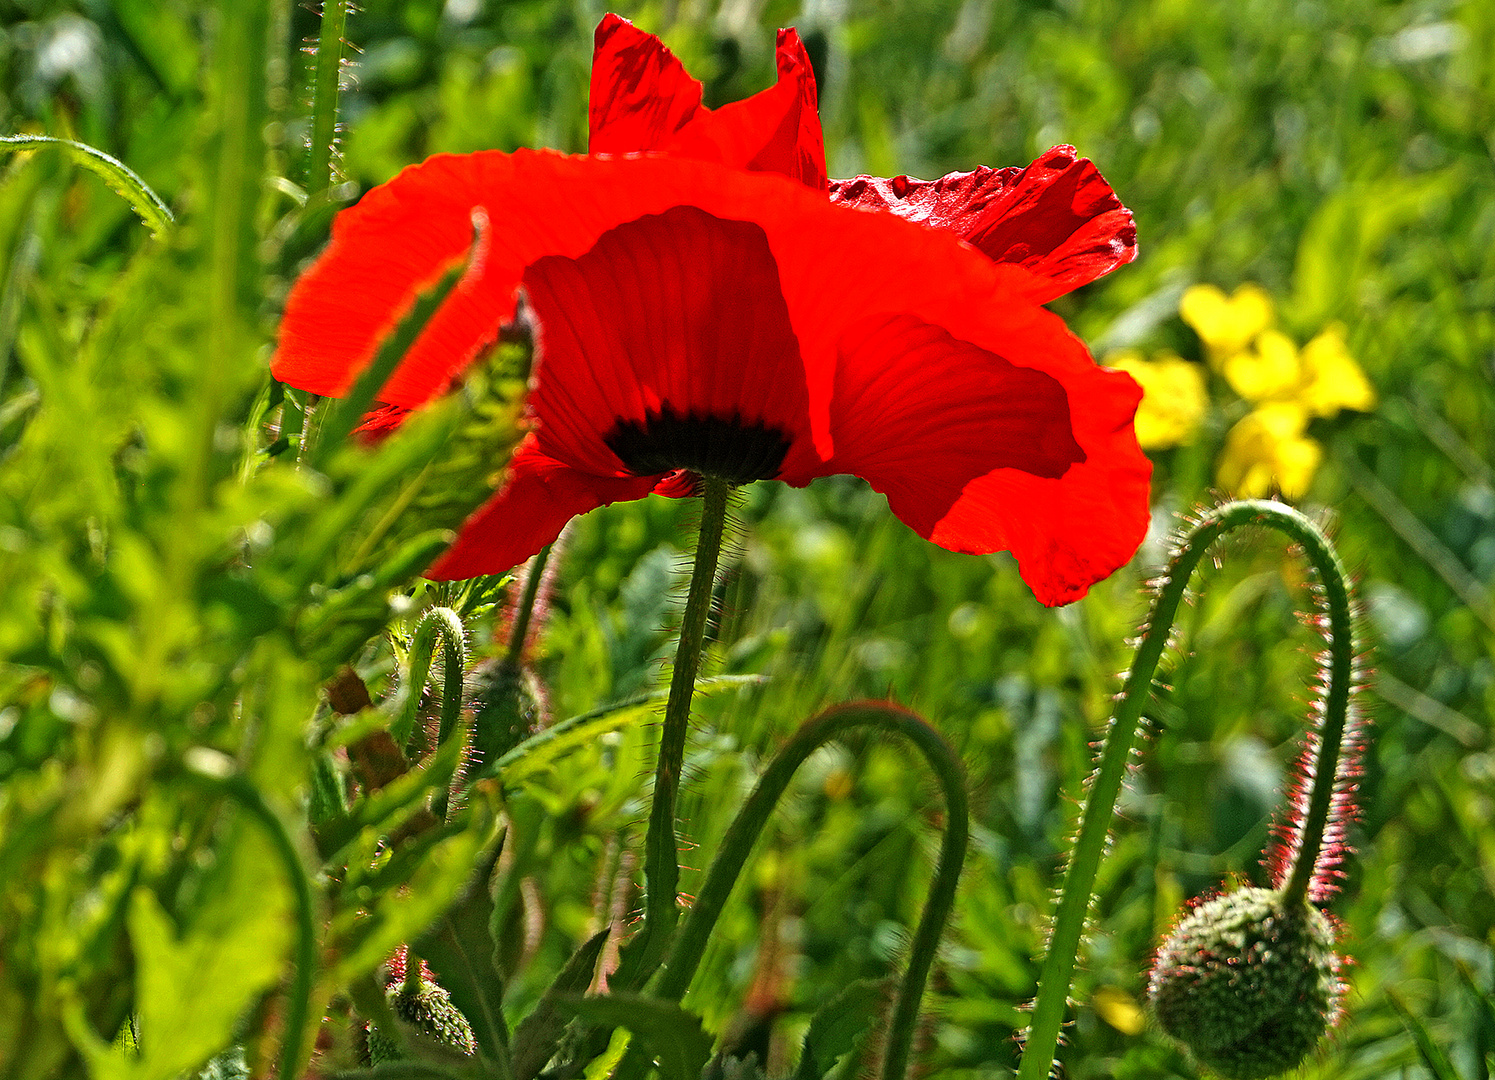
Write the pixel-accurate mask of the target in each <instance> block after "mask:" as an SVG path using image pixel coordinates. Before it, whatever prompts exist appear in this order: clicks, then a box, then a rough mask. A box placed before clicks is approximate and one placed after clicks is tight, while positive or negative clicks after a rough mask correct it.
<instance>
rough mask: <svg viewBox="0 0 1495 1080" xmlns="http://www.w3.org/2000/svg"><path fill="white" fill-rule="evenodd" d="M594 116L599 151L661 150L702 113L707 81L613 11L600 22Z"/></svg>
mask: <svg viewBox="0 0 1495 1080" xmlns="http://www.w3.org/2000/svg"><path fill="white" fill-rule="evenodd" d="M594 40H595V48H594V50H593V52H592V93H591V102H590V108H589V111H588V118H589V120H590V125H591V139H590V141H589V143H588V148H589V149H590V151H591V152H592V153H593V154H627V153H631V152H634V151H638V150H661V149H663V148H664V147H665V146H667V145H668V144H669V142H670V140H671V139H672V138H673V137H674V135H675V133H676V132H677V131H679V130H680V129H681V128H682V127H684V126H685V125H686V124H687V123H689V122H690V120H691V119H692V118H693V117H694V116H695V115H696V113H697V112H699V111H701V84H700V83H699V82H697V81H696V80H695V79H692V78H691V77H690V76H689V75H688V74H686V71H685V68H684V66H682V65H681V63H680V61H679V60H677V59H675V54H674V53H672V52H670V50H669V49H667V48H665V45H664V42H662V41H660V40H659V39H658V38H657V37H655V36H654V35H653V34H646V33H644V32H643V31H642V30H639V29H638V28H637V27H635V26H634V25H633V24H632V23H631V22H629V21H628V20H627V19H624V18H620V17H619V16H617V15H607V16H605V17H604V18H603V20H602V21H601V22H600V23H598V24H597V33H596V35H595V38H594Z"/></svg>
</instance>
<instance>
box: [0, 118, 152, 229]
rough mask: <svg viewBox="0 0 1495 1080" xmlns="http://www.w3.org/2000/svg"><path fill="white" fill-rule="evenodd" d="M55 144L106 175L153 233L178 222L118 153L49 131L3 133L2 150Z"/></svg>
mask: <svg viewBox="0 0 1495 1080" xmlns="http://www.w3.org/2000/svg"><path fill="white" fill-rule="evenodd" d="M47 147H55V148H57V149H58V150H61V151H62V152H63V153H65V154H66V155H67V156H68V157H70V158H72V159H73V160H74V161H75V162H77V163H78V164H79V165H81V166H83V167H84V168H85V169H88V170H89V171H91V172H94V173H97V174H98V175H99V176H100V177H102V178H103V180H104V183H106V184H108V185H109V186H110V188H112V189H113V190H114V191H115V192H116V193H117V194H119V195H120V196H121V197H122V198H124V200H125V201H126V202H128V203H129V204H130V206H131V207H132V208H133V209H134V211H135V213H137V214H139V215H140V220H141V221H143V222H145V223H146V224H147V225H148V226H150V230H151V233H152V235H155V236H162V235H164V234H165V233H166V232H167V231H168V230H169V229H170V228H171V226H172V225H173V224H174V223H175V221H176V219H175V218H174V217H172V215H171V211H170V210H169V209H168V208H167V206H166V204H165V203H164V202H162V201H161V196H159V195H157V194H156V193H155V192H154V191H152V190H151V189H150V185H148V184H147V183H146V182H145V181H144V180H142V179H140V177H139V175H138V174H136V172H135V170H134V169H132V168H130V167H129V166H128V165H126V164H125V163H124V162H123V161H120V160H119V159H118V158H116V157H111V156H110V155H108V154H106V153H104V151H102V150H96V149H94V148H93V147H92V146H88V145H86V144H84V143H80V142H73V140H71V139H54V138H53V137H52V136H50V135H0V150H42V149H45V148H47Z"/></svg>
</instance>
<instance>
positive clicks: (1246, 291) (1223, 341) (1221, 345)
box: [1178, 283, 1272, 358]
mask: <svg viewBox="0 0 1495 1080" xmlns="http://www.w3.org/2000/svg"><path fill="white" fill-rule="evenodd" d="M1178 313H1179V315H1180V316H1182V318H1183V320H1184V322H1186V323H1188V324H1189V325H1190V326H1192V327H1193V328H1194V332H1195V333H1196V334H1198V335H1199V338H1200V340H1201V341H1203V342H1204V344H1205V347H1206V349H1208V350H1209V352H1210V353H1211V354H1212V355H1213V356H1215V357H1217V358H1223V357H1227V356H1233V355H1234V354H1236V353H1238V352H1240V351H1241V350H1242V349H1244V348H1245V347H1246V346H1247V345H1249V344H1251V342H1252V341H1254V340H1255V339H1256V337H1257V335H1258V334H1260V333H1261V332H1262V331H1263V330H1265V329H1266V328H1267V327H1268V326H1270V325H1272V297H1271V296H1270V295H1269V294H1268V293H1267V291H1266V290H1265V289H1263V288H1262V287H1261V286H1259V285H1252V284H1250V283H1247V284H1245V285H1242V286H1241V287H1240V288H1239V289H1237V290H1236V291H1235V292H1234V293H1232V294H1231V295H1230V296H1229V297H1228V298H1227V297H1226V295H1225V294H1224V293H1223V292H1221V291H1220V290H1219V289H1217V288H1216V287H1215V286H1213V285H1192V286H1190V287H1189V288H1187V289H1185V290H1184V295H1183V298H1182V299H1180V300H1179V302H1178Z"/></svg>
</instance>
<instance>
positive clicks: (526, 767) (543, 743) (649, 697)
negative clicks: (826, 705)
mask: <svg viewBox="0 0 1495 1080" xmlns="http://www.w3.org/2000/svg"><path fill="white" fill-rule="evenodd" d="M765 681H766V680H765V678H764V677H763V676H761V675H718V676H716V677H715V678H709V679H701V680H700V681H698V682H697V683H696V693H697V694H698V695H701V696H706V695H710V694H714V693H720V692H722V691H724V690H735V689H740V688H741V687H744V686H758V685H761V684H762V683H763V682H765ZM668 696H669V691H668V690H657V691H651V692H650V693H647V694H640V695H638V696H637V697H631V698H625V699H624V700H622V701H617V702H614V703H613V704H611V705H604V706H602V707H601V708H600V709H593V710H592V711H591V712H585V713H582V714H581V715H580V716H573V717H570V718H569V719H566V720H562V721H560V722H559V723H556V724H552V725H551V726H550V727H548V728H546V729H545V730H544V731H541V732H539V733H538V734H536V735H533V736H531V737H530V738H528V739H526V740H524V742H522V743H520V744H519V745H518V746H516V747H514V749H512V750H510V751H509V752H508V753H507V754H505V755H504V756H503V757H501V758H499V759H498V762H497V763H496V764H495V765H493V766H490V767H488V768H485V769H484V770H483V771H482V773H481V774H480V775H484V776H487V775H500V776H502V777H503V781H504V784H505V786H509V787H512V786H515V785H517V784H520V783H523V782H524V781H525V780H528V779H529V778H531V777H533V776H535V775H536V774H537V773H540V772H543V771H544V770H545V769H547V768H549V767H550V766H551V765H552V764H554V763H555V762H556V761H557V760H558V759H560V758H561V757H563V756H564V755H566V754H568V753H570V752H571V751H572V750H575V749H578V748H579V747H583V746H588V745H590V744H592V743H593V742H595V741H596V739H597V737H598V736H599V735H605V734H606V733H607V732H609V731H617V730H618V729H619V728H622V727H627V726H628V725H629V724H632V723H635V722H637V721H639V720H645V719H647V718H649V717H650V716H652V715H653V714H654V713H655V711H656V710H657V709H658V706H659V703H660V702H661V701H664V700H665V698H667V697H668Z"/></svg>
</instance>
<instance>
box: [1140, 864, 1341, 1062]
mask: <svg viewBox="0 0 1495 1080" xmlns="http://www.w3.org/2000/svg"><path fill="white" fill-rule="evenodd" d="M1340 990H1341V987H1340V982H1339V956H1338V954H1337V953H1336V952H1335V951H1334V928H1333V927H1332V926H1331V925H1330V923H1329V920H1328V919H1326V918H1325V917H1324V916H1323V914H1322V913H1321V912H1320V911H1319V910H1318V909H1317V908H1314V907H1313V906H1311V905H1310V904H1308V903H1307V902H1306V901H1300V902H1298V903H1296V904H1288V903H1287V902H1286V901H1285V900H1284V899H1283V896H1282V894H1281V893H1279V892H1277V891H1275V890H1272V889H1258V888H1245V889H1238V890H1236V891H1235V892H1230V893H1226V894H1224V895H1223V896H1217V897H1215V898H1213V899H1211V900H1208V901H1206V902H1205V903H1203V904H1200V905H1199V906H1198V907H1196V908H1195V909H1194V910H1193V911H1191V912H1189V913H1188V914H1186V915H1185V916H1184V917H1183V918H1182V919H1181V920H1180V921H1179V923H1178V925H1177V926H1176V927H1175V928H1174V930H1173V932H1172V933H1171V934H1169V935H1168V938H1167V940H1166V941H1164V942H1163V945H1162V947H1161V948H1160V949H1159V950H1158V957H1157V962H1156V963H1155V964H1154V966H1153V970H1152V978H1151V980H1150V982H1149V984H1148V996H1149V998H1150V999H1151V1001H1152V1007H1153V1011H1154V1013H1155V1014H1156V1015H1157V1018H1158V1022H1159V1023H1160V1024H1161V1025H1162V1028H1163V1030H1164V1031H1166V1032H1167V1033H1168V1034H1169V1035H1171V1036H1173V1038H1175V1039H1177V1040H1178V1041H1179V1042H1181V1043H1183V1044H1184V1045H1185V1046H1187V1047H1188V1048H1189V1049H1190V1050H1191V1051H1193V1053H1194V1056H1195V1057H1197V1058H1198V1059H1199V1061H1200V1062H1201V1063H1202V1064H1204V1065H1205V1066H1207V1067H1208V1068H1210V1069H1212V1070H1214V1071H1215V1072H1217V1073H1219V1074H1220V1075H1222V1076H1227V1077H1232V1078H1234V1080H1259V1078H1264V1077H1269V1076H1276V1075H1278V1074H1279V1073H1284V1072H1286V1071H1288V1070H1289V1069H1291V1068H1293V1067H1294V1066H1296V1065H1297V1064H1298V1063H1299V1062H1301V1061H1302V1060H1303V1059H1304V1058H1305V1057H1307V1056H1308V1055H1309V1053H1311V1052H1312V1051H1313V1049H1314V1048H1315V1047H1316V1046H1317V1045H1318V1042H1319V1039H1320V1038H1322V1037H1323V1035H1324V1032H1325V1031H1327V1030H1328V1027H1329V1025H1330V1023H1331V1021H1332V1020H1333V1018H1334V1017H1335V1015H1336V1014H1337V1012H1338V1004H1339V996H1340Z"/></svg>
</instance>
